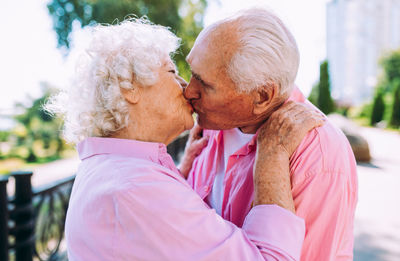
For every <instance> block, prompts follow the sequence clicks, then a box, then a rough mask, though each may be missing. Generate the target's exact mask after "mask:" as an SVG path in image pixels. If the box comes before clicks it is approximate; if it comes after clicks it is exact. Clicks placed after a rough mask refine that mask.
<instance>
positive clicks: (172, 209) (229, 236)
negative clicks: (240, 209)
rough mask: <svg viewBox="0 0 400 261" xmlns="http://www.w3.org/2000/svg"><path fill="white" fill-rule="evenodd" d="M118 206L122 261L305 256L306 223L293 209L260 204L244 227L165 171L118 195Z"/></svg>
mask: <svg viewBox="0 0 400 261" xmlns="http://www.w3.org/2000/svg"><path fill="white" fill-rule="evenodd" d="M147 177H149V176H147ZM114 208H115V217H116V226H115V234H116V235H117V236H116V237H115V238H116V242H115V247H116V249H115V250H114V251H113V252H114V253H116V257H117V259H118V260H185V261H186V260H213V261H214V260H233V261H235V260H238V261H239V260H240V261H242V260H299V259H300V252H301V247H302V243H303V240H304V234H305V226H304V221H303V220H302V219H301V218H299V217H297V216H296V215H294V214H293V213H291V212H290V211H287V210H285V209H283V208H281V207H278V206H276V205H259V206H256V207H254V208H253V209H252V210H251V211H250V212H249V214H248V215H247V218H246V220H245V222H244V225H243V228H242V229H241V228H238V227H236V226H235V225H234V224H232V223H230V222H229V221H225V220H224V219H223V218H222V217H220V216H219V215H218V214H216V212H215V210H213V209H210V208H209V207H208V206H207V205H206V204H205V203H204V202H203V201H202V200H201V198H200V197H199V196H198V195H197V194H196V193H195V192H194V191H193V190H192V189H191V188H190V187H189V186H188V185H187V184H186V186H185V184H183V183H181V182H180V181H177V180H174V179H172V178H169V177H166V176H164V175H162V174H161V175H160V173H158V176H153V178H149V179H145V180H141V181H140V182H135V183H133V184H132V186H131V187H130V188H129V189H127V190H124V191H119V192H118V193H116V194H114Z"/></svg>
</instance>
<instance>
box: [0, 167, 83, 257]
mask: <svg viewBox="0 0 400 261" xmlns="http://www.w3.org/2000/svg"><path fill="white" fill-rule="evenodd" d="M32 175H33V173H32V172H13V173H11V175H10V176H5V177H0V211H1V212H0V213H1V214H0V260H2V261H3V260H4V261H7V260H11V261H12V260H16V261H28V260H30V261H31V260H60V259H64V257H65V252H64V251H60V245H61V243H62V241H63V237H64V224H65V215H66V211H67V208H68V201H69V196H70V193H71V189H72V184H73V182H74V179H75V176H70V177H68V178H65V179H61V180H58V181H56V182H54V183H52V184H48V185H45V186H42V187H39V188H32V183H31V177H32ZM10 178H11V179H14V182H15V193H14V196H12V197H9V196H8V195H7V183H8V181H9V179H10Z"/></svg>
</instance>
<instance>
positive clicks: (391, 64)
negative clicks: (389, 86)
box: [381, 49, 400, 83]
mask: <svg viewBox="0 0 400 261" xmlns="http://www.w3.org/2000/svg"><path fill="white" fill-rule="evenodd" d="M381 65H382V68H383V70H384V72H385V80H386V81H387V82H389V83H392V82H393V81H395V80H400V49H398V50H397V51H393V52H391V53H389V54H388V55H386V56H384V57H383V58H382V60H381Z"/></svg>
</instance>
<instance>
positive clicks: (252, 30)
mask: <svg viewBox="0 0 400 261" xmlns="http://www.w3.org/2000/svg"><path fill="white" fill-rule="evenodd" d="M225 22H234V23H235V26H236V27H235V28H236V30H237V34H238V35H237V36H238V43H237V44H238V45H237V49H236V51H235V52H234V53H233V55H232V57H231V59H230V61H228V64H227V73H228V75H229V77H230V78H231V79H232V80H233V82H234V83H235V84H236V86H237V88H238V90H239V91H242V92H250V91H252V90H255V89H258V88H259V87H261V86H265V85H266V84H270V83H275V84H278V87H279V90H280V94H281V95H289V94H290V92H291V90H292V89H293V86H294V81H295V79H296V75H297V71H298V68H299V62H300V56H299V51H298V48H297V44H296V41H295V39H294V37H293V35H292V34H291V33H290V31H289V30H288V29H287V28H286V26H285V25H284V24H283V22H282V21H281V20H280V19H279V18H278V17H277V16H276V15H275V14H273V13H272V12H271V11H268V10H265V9H262V8H251V9H247V10H244V11H241V12H239V13H237V14H236V15H234V16H232V17H229V18H227V19H225V20H223V21H222V23H225Z"/></svg>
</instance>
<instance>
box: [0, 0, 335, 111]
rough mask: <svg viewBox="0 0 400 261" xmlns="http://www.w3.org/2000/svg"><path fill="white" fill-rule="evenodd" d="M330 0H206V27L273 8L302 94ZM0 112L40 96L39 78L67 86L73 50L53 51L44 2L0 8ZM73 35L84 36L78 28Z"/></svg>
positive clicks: (311, 76) (318, 53)
mask: <svg viewBox="0 0 400 261" xmlns="http://www.w3.org/2000/svg"><path fill="white" fill-rule="evenodd" d="M327 1H328V0H308V1H307V2H306V3H307V4H304V3H305V2H304V1H298V0H263V1H260V0H259V1H256V0H246V1H243V0H210V1H209V2H210V4H209V7H208V9H207V11H206V17H205V25H208V24H210V23H212V22H213V21H216V20H218V19H220V18H223V17H225V16H227V15H229V14H231V13H234V12H235V11H237V10H240V9H242V8H246V7H251V6H254V5H256V6H265V7H269V8H270V9H272V10H273V11H274V12H275V13H276V14H278V16H280V18H281V19H282V20H283V21H284V23H285V24H286V25H287V26H288V27H289V29H290V30H291V31H292V33H293V35H294V37H295V38H296V40H297V43H298V46H299V49H300V55H301V62H300V69H299V73H298V76H297V80H296V82H297V84H298V86H299V87H300V88H301V89H302V90H303V92H304V93H305V94H308V93H309V91H310V90H311V86H312V85H313V84H314V83H315V82H316V81H317V80H318V77H319V75H318V74H319V63H320V62H321V61H322V60H323V59H325V57H326V47H325V46H326V36H325V31H326V30H325V28H326V26H325V20H326V19H325V13H326V11H325V5H326V2H327ZM0 25H1V27H0V35H1V36H2V37H1V38H2V40H1V41H0V72H1V73H0V77H1V95H0V114H2V113H7V111H8V110H9V109H10V108H12V107H13V104H14V103H15V102H16V101H24V100H26V97H27V95H31V96H34V97H35V96H38V95H40V94H41V90H40V82H48V83H50V84H51V85H54V86H56V87H60V88H62V87H65V86H66V85H67V83H68V78H69V75H70V72H71V71H72V69H71V68H73V66H72V64H73V63H74V62H73V60H74V57H75V56H76V55H74V53H75V52H73V53H72V55H70V57H69V58H68V59H67V60H64V59H63V57H62V55H61V52H60V51H59V50H57V48H56V45H57V41H56V34H55V32H54V31H53V30H52V22H51V18H50V16H49V15H48V12H47V8H46V1H42V0H19V1H13V0H6V1H2V4H1V8H0ZM74 39H77V40H78V41H79V39H84V36H83V33H82V32H76V33H75V34H74Z"/></svg>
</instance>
